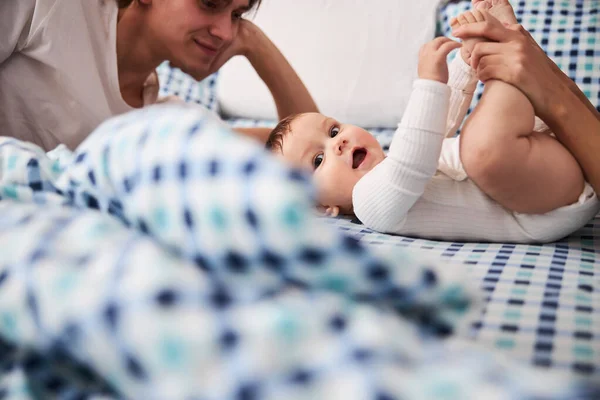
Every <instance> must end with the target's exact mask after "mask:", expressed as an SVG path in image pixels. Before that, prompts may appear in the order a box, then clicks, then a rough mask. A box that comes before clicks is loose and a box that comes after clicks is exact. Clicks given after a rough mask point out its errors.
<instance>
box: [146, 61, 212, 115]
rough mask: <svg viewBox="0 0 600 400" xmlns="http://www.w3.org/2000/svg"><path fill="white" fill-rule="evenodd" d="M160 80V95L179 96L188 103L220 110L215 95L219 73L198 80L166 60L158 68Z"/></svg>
mask: <svg viewBox="0 0 600 400" xmlns="http://www.w3.org/2000/svg"><path fill="white" fill-rule="evenodd" d="M156 72H157V74H158V81H159V82H160V91H159V92H158V95H159V97H164V96H170V95H173V96H177V97H179V98H180V99H182V100H183V101H185V102H186V103H196V104H200V105H202V106H204V107H206V108H208V109H209V110H213V111H214V112H217V113H218V112H219V110H218V103H217V101H216V96H215V83H216V80H217V75H218V73H215V74H212V75H210V76H208V77H206V78H205V79H204V80H202V81H200V82H199V81H197V80H195V79H194V78H192V77H191V76H190V75H188V74H186V73H185V72H183V71H182V70H180V69H179V68H175V67H171V65H170V64H169V62H168V61H165V62H164V63H162V64H161V65H159V66H158V68H157V69H156Z"/></svg>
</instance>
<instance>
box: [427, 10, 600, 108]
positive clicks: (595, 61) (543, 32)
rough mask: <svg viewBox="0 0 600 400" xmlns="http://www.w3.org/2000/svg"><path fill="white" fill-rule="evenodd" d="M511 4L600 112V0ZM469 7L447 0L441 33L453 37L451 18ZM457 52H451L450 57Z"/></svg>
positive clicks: (475, 98) (479, 92) (480, 90)
mask: <svg viewBox="0 0 600 400" xmlns="http://www.w3.org/2000/svg"><path fill="white" fill-rule="evenodd" d="M510 3H511V5H512V6H513V8H514V10H515V14H516V16H517V20H518V22H519V23H520V24H522V25H523V27H524V28H525V29H527V30H528V31H529V32H530V33H531V35H532V36H533V38H534V39H535V40H536V42H537V43H538V44H539V45H540V46H541V47H542V49H543V50H544V51H545V52H546V54H547V55H548V56H549V57H550V58H551V59H552V60H553V61H554V62H555V63H556V64H557V65H558V67H559V68H560V69H561V70H562V71H563V72H564V73H565V74H567V76H569V78H571V79H572V80H573V81H574V82H575V83H576V84H577V86H578V87H579V88H580V89H581V91H582V92H583V93H584V94H585V96H586V97H587V98H588V99H589V100H590V102H591V103H592V104H593V105H594V106H595V107H596V108H597V109H598V110H599V111H600V0H526V1H525V0H510ZM470 9H471V1H470V0H459V1H456V0H445V1H444V2H443V3H442V5H441V6H440V11H439V13H438V27H439V28H438V30H439V34H441V35H445V36H450V37H452V36H451V31H452V30H451V28H450V26H449V22H450V20H451V19H452V18H453V17H456V16H458V15H459V14H461V13H463V12H465V11H467V10H470ZM454 39H456V38H454ZM456 54H457V52H454V53H452V54H451V55H450V58H453V57H454V56H455V55H456ZM483 88H484V85H483V83H481V82H480V83H479V84H478V86H477V90H476V91H475V95H474V96H473V102H472V103H471V108H470V109H469V114H470V113H471V112H472V111H473V109H474V108H475V106H476V105H477V103H478V102H479V100H480V99H481V95H482V94H483Z"/></svg>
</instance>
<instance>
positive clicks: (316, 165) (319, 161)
mask: <svg viewBox="0 0 600 400" xmlns="http://www.w3.org/2000/svg"><path fill="white" fill-rule="evenodd" d="M322 163H323V154H317V155H316V156H315V158H314V159H313V167H314V168H315V169H317V168H319V165H321V164H322Z"/></svg>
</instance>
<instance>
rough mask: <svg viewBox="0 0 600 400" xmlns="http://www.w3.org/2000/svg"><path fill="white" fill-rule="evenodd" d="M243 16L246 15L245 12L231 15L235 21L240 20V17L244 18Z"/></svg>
mask: <svg viewBox="0 0 600 400" xmlns="http://www.w3.org/2000/svg"><path fill="white" fill-rule="evenodd" d="M243 16H244V14H243V13H233V14H232V16H231V18H232V19H233V20H234V21H239V20H240V19H242V17H243Z"/></svg>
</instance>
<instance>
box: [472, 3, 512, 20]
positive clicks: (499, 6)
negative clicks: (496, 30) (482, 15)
mask: <svg viewBox="0 0 600 400" xmlns="http://www.w3.org/2000/svg"><path fill="white" fill-rule="evenodd" d="M472 3H473V9H474V10H483V11H487V12H489V13H490V14H492V15H493V16H494V17H496V18H497V19H498V20H499V21H500V22H502V23H503V24H511V25H512V24H517V23H518V21H517V16H516V15H515V10H513V8H512V6H511V5H510V2H509V0H472Z"/></svg>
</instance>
